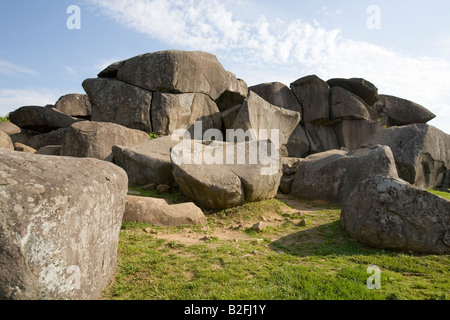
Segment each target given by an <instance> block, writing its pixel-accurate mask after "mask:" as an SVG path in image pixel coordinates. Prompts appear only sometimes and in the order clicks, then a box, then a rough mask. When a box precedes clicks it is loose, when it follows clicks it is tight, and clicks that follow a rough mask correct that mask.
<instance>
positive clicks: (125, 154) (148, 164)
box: [112, 136, 179, 186]
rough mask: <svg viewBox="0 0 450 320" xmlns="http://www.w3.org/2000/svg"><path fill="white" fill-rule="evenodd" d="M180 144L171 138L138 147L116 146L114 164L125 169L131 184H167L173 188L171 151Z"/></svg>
mask: <svg viewBox="0 0 450 320" xmlns="http://www.w3.org/2000/svg"><path fill="white" fill-rule="evenodd" d="M178 143H179V142H178V141H172V139H171V137H170V136H167V137H161V138H157V139H153V140H150V141H146V142H143V143H141V144H138V145H136V146H130V147H125V146H114V147H113V149H112V150H113V158H114V160H113V162H114V163H115V164H117V165H118V166H119V167H121V168H123V169H124V170H125V171H126V173H127V175H128V180H129V183H130V184H132V185H133V184H136V185H141V186H145V185H148V184H150V183H154V184H155V185H159V184H166V185H169V186H173V185H174V183H175V179H174V177H173V174H172V162H171V160H170V151H171V149H172V148H173V147H175V146H176V145H177V144H178Z"/></svg>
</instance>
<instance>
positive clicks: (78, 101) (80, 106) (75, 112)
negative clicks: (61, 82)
mask: <svg viewBox="0 0 450 320" xmlns="http://www.w3.org/2000/svg"><path fill="white" fill-rule="evenodd" d="M55 109H56V110H59V111H61V112H62V113H64V114H67V115H69V116H72V117H77V118H84V119H88V120H90V118H91V102H90V101H89V97H88V96H87V95H85V94H76V93H72V94H66V95H64V96H62V97H61V98H59V100H58V101H57V102H56V104H55Z"/></svg>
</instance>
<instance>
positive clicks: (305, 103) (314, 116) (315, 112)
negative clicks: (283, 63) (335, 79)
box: [291, 75, 330, 123]
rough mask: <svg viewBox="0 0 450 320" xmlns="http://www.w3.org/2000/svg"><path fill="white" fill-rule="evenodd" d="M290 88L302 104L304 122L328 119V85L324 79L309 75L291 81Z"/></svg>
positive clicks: (318, 121) (320, 121) (321, 121)
mask: <svg viewBox="0 0 450 320" xmlns="http://www.w3.org/2000/svg"><path fill="white" fill-rule="evenodd" d="M291 89H292V91H293V92H294V94H295V96H296V97H297V99H298V101H299V102H300V105H301V106H302V109H303V114H302V121H303V122H304V123H308V122H314V123H326V122H328V121H329V120H330V105H329V97H330V87H329V86H328V84H327V83H326V82H325V81H323V80H322V79H320V78H319V77H317V76H316V75H310V76H306V77H303V78H300V79H298V80H296V81H295V82H293V83H291Z"/></svg>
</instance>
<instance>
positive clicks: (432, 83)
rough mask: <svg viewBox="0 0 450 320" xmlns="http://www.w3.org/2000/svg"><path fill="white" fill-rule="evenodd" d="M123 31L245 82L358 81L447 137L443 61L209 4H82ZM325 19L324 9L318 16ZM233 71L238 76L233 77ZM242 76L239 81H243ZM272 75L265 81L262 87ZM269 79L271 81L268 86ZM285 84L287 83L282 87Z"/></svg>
mask: <svg viewBox="0 0 450 320" xmlns="http://www.w3.org/2000/svg"><path fill="white" fill-rule="evenodd" d="M90 2H91V3H92V4H94V5H95V6H97V7H98V8H100V10H101V12H102V13H103V14H104V15H106V16H108V17H110V18H111V19H113V20H115V21H117V22H118V23H120V24H122V25H123V26H125V27H127V28H130V29H133V30H135V31H138V32H140V33H143V34H146V35H149V36H151V37H153V38H155V39H158V40H160V41H162V42H165V43H167V44H169V45H172V46H176V47H177V48H183V49H188V50H203V51H208V52H212V53H215V54H216V55H217V56H218V58H219V60H227V61H231V62H232V64H233V66H235V67H236V70H233V69H232V70H230V71H232V72H234V73H236V75H237V76H239V77H241V78H243V79H245V80H247V82H251V81H250V80H249V79H252V81H257V80H256V79H257V78H258V76H259V77H260V79H261V80H260V81H259V82H265V81H274V80H278V81H280V80H279V79H286V80H285V81H286V82H285V83H286V84H289V83H287V82H290V81H294V80H296V79H297V78H300V77H302V76H305V75H307V74H317V75H318V76H320V77H321V78H323V79H325V80H326V79H329V78H332V77H342V78H349V77H362V78H365V79H367V80H369V81H371V82H373V83H374V84H375V85H377V86H378V88H379V89H380V90H379V91H380V93H386V94H392V95H397V96H399V97H402V98H406V99H410V100H413V101H415V102H417V103H420V104H422V105H424V106H425V107H427V108H428V109H430V110H431V111H432V112H434V113H435V114H436V115H437V116H438V119H437V120H435V121H434V122H433V124H435V125H438V126H439V128H441V129H442V130H444V131H446V132H449V133H450V115H449V112H448V110H449V109H450V91H449V90H448V89H447V84H448V83H450V60H446V59H442V58H431V57H424V56H415V57H414V56H407V55H405V54H402V53H397V52H395V51H392V50H389V49H386V48H383V47H381V46H377V45H373V44H370V43H368V42H362V41H353V40H351V39H346V38H345V37H344V36H343V35H342V34H341V31H340V30H338V29H334V30H326V29H324V28H323V27H321V26H320V24H319V23H317V21H314V22H313V23H312V24H310V23H307V22H304V21H301V20H295V21H290V22H284V21H282V20H279V19H277V20H274V21H267V20H266V18H264V17H260V18H259V19H257V20H254V21H247V20H239V19H236V18H235V17H234V15H233V12H232V11H230V10H228V9H227V8H226V7H225V5H223V4H222V3H220V2H219V1H217V0H198V1H195V0H188V1H182V0H133V1H127V0H90ZM327 12H329V11H328V9H327V8H325V9H323V13H327ZM237 71H239V72H237ZM245 72H247V73H245ZM269 75H273V76H274V78H273V79H267V77H268V76H269ZM275 76H276V78H275ZM288 79H290V80H288Z"/></svg>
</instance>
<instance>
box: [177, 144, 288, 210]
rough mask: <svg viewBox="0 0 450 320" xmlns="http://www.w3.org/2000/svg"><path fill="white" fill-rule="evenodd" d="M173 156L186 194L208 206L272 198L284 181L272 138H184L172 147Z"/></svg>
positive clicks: (225, 206) (179, 179)
mask: <svg viewBox="0 0 450 320" xmlns="http://www.w3.org/2000/svg"><path fill="white" fill-rule="evenodd" d="M171 159H172V163H173V175H174V177H175V180H176V182H177V183H178V185H179V187H180V189H181V191H182V192H183V194H184V195H185V196H187V197H188V198H190V199H192V200H194V201H196V202H198V203H199V204H201V205H202V206H203V207H205V208H208V209H223V208H229V207H234V206H238V205H242V204H244V203H246V202H255V201H261V200H265V199H270V198H272V197H274V196H275V195H276V193H277V190H278V187H279V184H280V178H281V159H280V156H279V150H278V149H277V148H276V145H275V144H272V143H270V141H255V140H253V141H250V142H246V143H226V142H218V141H215V142H203V143H201V142H192V141H187V140H183V141H182V142H181V143H180V144H179V145H177V146H176V147H175V148H173V149H172V153H171Z"/></svg>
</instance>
